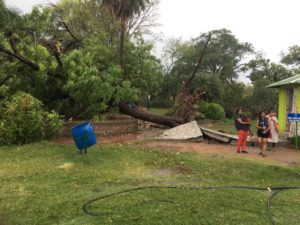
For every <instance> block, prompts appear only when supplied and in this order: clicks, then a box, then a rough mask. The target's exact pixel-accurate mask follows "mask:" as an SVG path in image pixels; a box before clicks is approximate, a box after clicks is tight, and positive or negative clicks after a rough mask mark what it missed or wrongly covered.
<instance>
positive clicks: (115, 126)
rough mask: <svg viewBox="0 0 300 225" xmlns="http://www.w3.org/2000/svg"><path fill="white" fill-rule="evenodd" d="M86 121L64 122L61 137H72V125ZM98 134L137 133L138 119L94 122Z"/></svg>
mask: <svg viewBox="0 0 300 225" xmlns="http://www.w3.org/2000/svg"><path fill="white" fill-rule="evenodd" d="M82 122H84V121H72V122H66V123H65V124H64V129H63V132H62V134H61V137H71V131H70V129H71V127H73V126H75V125H76V124H79V123H82ZM92 126H93V128H94V131H95V134H96V136H100V137H101V136H108V135H120V134H127V133H135V132H137V130H138V123H137V120H136V119H121V120H107V121H101V122H92Z"/></svg>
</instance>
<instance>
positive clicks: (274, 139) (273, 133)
mask: <svg viewBox="0 0 300 225" xmlns="http://www.w3.org/2000/svg"><path fill="white" fill-rule="evenodd" d="M268 119H269V126H270V137H269V138H268V142H269V143H272V150H274V149H275V146H276V144H277V143H278V141H279V135H278V130H279V122H278V119H277V113H276V112H271V113H270V114H269V118H268Z"/></svg>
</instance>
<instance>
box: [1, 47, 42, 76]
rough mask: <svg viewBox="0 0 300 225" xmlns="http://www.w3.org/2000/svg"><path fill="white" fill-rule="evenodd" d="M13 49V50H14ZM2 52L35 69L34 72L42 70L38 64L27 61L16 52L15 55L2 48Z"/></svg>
mask: <svg viewBox="0 0 300 225" xmlns="http://www.w3.org/2000/svg"><path fill="white" fill-rule="evenodd" d="M12 49H13V48H12ZM0 52H3V53H5V54H7V55H9V56H12V57H13V58H16V59H18V60H19V61H21V62H22V63H24V64H26V65H28V66H29V67H30V68H31V69H33V70H34V71H39V70H40V68H39V66H38V65H37V64H36V63H33V62H31V61H30V60H28V59H26V58H25V57H24V56H22V55H21V54H20V53H18V52H16V53H13V52H11V51H9V50H8V49H6V48H4V47H2V46H0Z"/></svg>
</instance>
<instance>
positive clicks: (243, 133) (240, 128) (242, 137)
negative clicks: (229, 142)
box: [234, 109, 251, 153]
mask: <svg viewBox="0 0 300 225" xmlns="http://www.w3.org/2000/svg"><path fill="white" fill-rule="evenodd" d="M234 122H235V128H236V130H237V132H238V136H239V139H238V142H237V146H236V152H237V153H240V149H241V147H242V153H248V152H247V151H246V144H247V136H248V134H249V130H250V124H251V121H245V117H244V116H243V110H242V109H238V110H236V118H235V121H234Z"/></svg>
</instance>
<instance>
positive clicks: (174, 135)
mask: <svg viewBox="0 0 300 225" xmlns="http://www.w3.org/2000/svg"><path fill="white" fill-rule="evenodd" d="M202 137H203V134H202V132H201V130H200V128H199V125H198V124H197V122H196V121H192V122H189V123H186V124H183V125H179V126H177V127H174V128H171V129H168V130H165V131H164V132H163V133H162V134H160V135H159V136H158V138H157V139H163V140H189V139H197V140H199V141H200V140H202Z"/></svg>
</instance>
